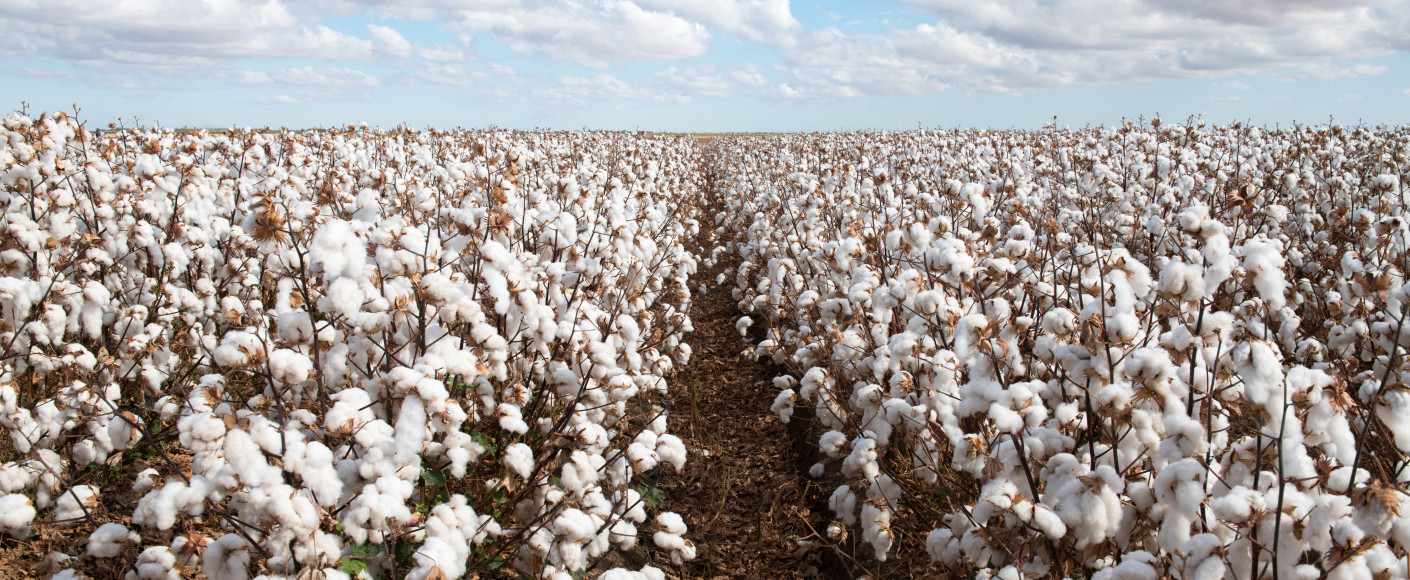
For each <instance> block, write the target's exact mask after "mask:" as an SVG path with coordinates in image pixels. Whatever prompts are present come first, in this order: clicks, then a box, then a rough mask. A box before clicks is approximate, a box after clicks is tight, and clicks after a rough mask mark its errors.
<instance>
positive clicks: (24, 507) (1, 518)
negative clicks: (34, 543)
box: [0, 493, 37, 540]
mask: <svg viewBox="0 0 1410 580" xmlns="http://www.w3.org/2000/svg"><path fill="white" fill-rule="evenodd" d="M36 514H37V512H36V511H35V509H34V503H33V502H31V501H30V499H29V497H28V496H25V495H22V494H18V493H11V494H6V495H5V496H3V497H0V531H4V532H5V533H6V534H9V535H10V537H12V538H15V539H17V540H23V539H25V538H26V537H28V536H29V531H30V526H29V524H30V522H33V521H34V516H35V515H36Z"/></svg>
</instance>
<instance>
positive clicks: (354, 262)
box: [309, 220, 367, 279]
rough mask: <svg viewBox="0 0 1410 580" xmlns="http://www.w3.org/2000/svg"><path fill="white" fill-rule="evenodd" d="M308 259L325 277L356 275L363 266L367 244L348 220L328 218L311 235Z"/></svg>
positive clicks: (364, 265) (365, 260)
mask: <svg viewBox="0 0 1410 580" xmlns="http://www.w3.org/2000/svg"><path fill="white" fill-rule="evenodd" d="M309 261H310V262H311V263H312V264H313V265H314V267H316V268H320V269H321V270H322V271H323V276H324V277H325V278H328V279H333V278H338V277H341V276H358V275H360V274H361V273H362V270H363V269H364V268H365V267H366V262H367V246H366V244H365V243H364V242H363V241H362V240H361V239H359V238H358V237H357V234H356V233H354V232H353V229H352V227H351V226H350V224H348V222H345V221H342V220H329V221H327V222H325V223H324V224H323V225H322V226H321V227H319V228H318V231H317V232H316V233H315V234H314V235H313V244H312V245H311V246H310V247H309Z"/></svg>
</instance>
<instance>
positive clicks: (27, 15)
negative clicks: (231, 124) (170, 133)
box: [0, 0, 372, 69]
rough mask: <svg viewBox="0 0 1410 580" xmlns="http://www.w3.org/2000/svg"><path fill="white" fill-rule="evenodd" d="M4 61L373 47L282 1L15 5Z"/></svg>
mask: <svg viewBox="0 0 1410 580" xmlns="http://www.w3.org/2000/svg"><path fill="white" fill-rule="evenodd" d="M0 29H3V30H5V31H6V34H5V35H3V36H0V56H20V57H52V58H57V59H61V60H67V61H71V62H77V63H81V64H88V65H93V66H108V65H114V64H117V65H131V66H137V67H146V68H158V69H162V68H166V69H170V68H179V67H204V66H210V65H211V64H213V63H216V62H218V61H220V60H224V59H232V58H240V59H261V58H306V59H315V60H365V59H368V58H370V57H371V55H372V43H371V42H370V41H368V40H365V39H360V38H356V37H352V36H348V35H345V34H343V33H341V32H338V31H335V30H333V29H331V28H328V27H327V26H323V25H320V24H317V23H314V22H307V21H304V20H302V19H300V18H298V17H296V16H295V15H294V14H293V13H292V12H291V10H290V9H289V7H288V6H286V5H285V4H284V3H283V2H282V1H280V0H265V1H263V2H260V3H257V4H256V3H244V2H231V1H226V0H127V1H115V2H110V1H101V0H10V1H7V2H4V3H0Z"/></svg>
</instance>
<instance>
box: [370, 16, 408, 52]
mask: <svg viewBox="0 0 1410 580" xmlns="http://www.w3.org/2000/svg"><path fill="white" fill-rule="evenodd" d="M367 35H368V36H371V37H372V40H375V41H377V48H379V49H381V50H382V51H384V52H386V53H387V54H389V55H391V56H393V57H396V58H406V57H408V56H411V43H410V42H408V41H407V40H406V37H404V36H402V35H401V33H400V32H397V30H396V29H395V28H392V27H390V26H378V25H376V24H368V25H367Z"/></svg>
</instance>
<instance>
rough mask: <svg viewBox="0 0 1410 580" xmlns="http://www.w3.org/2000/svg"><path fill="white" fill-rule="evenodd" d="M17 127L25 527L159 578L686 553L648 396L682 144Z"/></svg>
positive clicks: (354, 131)
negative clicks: (67, 533) (643, 547)
mask: <svg viewBox="0 0 1410 580" xmlns="http://www.w3.org/2000/svg"><path fill="white" fill-rule="evenodd" d="M4 140H5V145H4V149H3V150H0V166H3V168H4V169H3V170H4V174H3V184H4V191H3V194H0V195H3V204H4V212H5V213H4V217H3V218H2V219H3V222H4V227H5V230H4V231H5V234H4V242H3V248H4V249H3V252H0V262H3V265H2V266H0V268H3V277H0V303H3V304H4V307H3V312H0V315H2V316H0V325H2V326H0V330H3V333H0V343H3V345H4V347H3V348H4V351H3V354H4V359H3V363H0V364H3V367H0V401H3V416H0V425H3V430H4V433H5V435H6V437H5V438H4V439H5V443H4V444H3V447H0V454H3V455H0V458H3V459H4V462H3V465H0V491H3V492H4V495H3V496H2V497H0V525H3V532H4V533H6V534H8V535H9V536H10V537H12V538H15V539H17V540H22V539H24V538H26V537H29V536H30V534H31V533H32V528H34V527H36V526H51V527H53V526H62V525H63V524H65V523H71V522H84V521H86V522H87V523H88V524H89V525H90V527H91V526H97V527H96V530H95V531H93V532H92V534H91V536H89V537H88V538H87V542H86V545H84V544H82V543H80V545H81V546H83V549H84V550H85V553H82V554H79V553H69V554H61V555H59V557H58V558H57V560H58V562H57V564H58V565H59V566H60V567H63V565H64V562H76V561H77V560H76V559H77V558H80V557H83V558H91V559H106V558H117V557H125V558H126V576H127V577H128V578H141V579H156V578H176V577H179V576H190V575H192V574H195V573H198V572H201V573H204V575H205V576H206V577H208V578H211V579H213V580H219V579H231V578H247V577H249V576H251V575H252V574H266V575H268V576H270V577H288V578H294V577H298V578H315V577H326V578H347V577H349V576H350V575H353V576H366V577H379V578H380V577H398V578H400V577H406V578H413V579H417V580H419V579H423V578H457V577H462V576H466V575H467V572H473V571H485V570H499V569H503V570H506V571H508V570H511V569H513V570H518V571H519V572H520V573H522V574H527V575H529V576H532V577H543V578H569V577H572V576H571V574H573V573H578V574H579V575H581V573H582V572H583V571H585V570H586V569H588V568H589V567H590V566H591V565H592V563H593V562H595V561H596V560H597V559H598V558H599V557H600V556H602V555H603V554H605V553H607V552H608V551H609V550H614V549H616V550H624V551H630V550H632V549H634V548H637V547H638V544H639V543H641V544H651V545H653V546H655V548H656V550H657V552H656V553H657V554H658V555H659V556H662V557H664V558H665V559H666V561H667V562H669V561H671V560H676V561H680V560H683V559H689V558H691V557H693V555H694V550H695V547H694V545H693V543H692V541H691V540H690V539H689V532H688V530H687V528H686V527H685V526H684V525H683V524H682V523H681V518H680V517H679V516H677V515H676V514H673V513H671V512H669V511H667V506H657V505H651V503H650V502H648V501H646V499H644V498H643V497H642V493H641V490H643V489H647V488H644V487H642V486H640V485H639V484H638V479H639V476H640V475H641V474H644V473H647V472H651V471H652V470H658V471H659V470H663V469H664V470H671V469H676V470H679V469H680V468H681V467H682V465H683V464H684V462H685V461H686V459H687V450H686V448H685V445H684V444H683V442H682V441H681V439H679V438H678V437H676V436H675V435H673V434H671V431H670V425H671V423H672V421H671V417H670V416H669V414H668V413H667V410H666V409H663V408H661V407H660V406H658V405H655V404H653V400H654V399H655V398H656V397H657V396H658V395H659V394H660V393H662V392H664V391H665V390H666V389H668V388H669V383H668V382H667V381H668V378H667V377H668V376H669V375H670V374H671V372H672V369H673V368H675V367H676V366H678V365H683V364H687V363H688V362H689V360H690V352H691V351H690V348H689V346H687V345H686V344H684V343H683V342H682V340H681V339H682V336H683V335H684V333H685V332H687V331H689V330H690V329H691V320H690V316H689V310H690V304H691V291H690V289H689V287H688V286H687V281H688V280H689V278H690V276H691V274H692V273H693V272H695V269H696V258H695V256H694V255H692V253H691V252H689V251H687V250H686V249H685V247H684V245H683V244H684V242H685V239H686V238H687V237H688V236H691V235H692V234H693V233H694V232H695V231H696V229H697V225H696V221H695V215H696V213H697V211H698V209H697V207H698V204H697V203H696V200H698V199H699V193H698V179H697V178H696V177H695V172H694V169H695V168H694V165H693V155H694V150H695V149H694V147H695V145H694V141H693V140H692V139H689V138H656V137H637V136H630V135H624V134H591V133H577V134H569V133H518V132H509V131H477V132H468V131H453V132H418V133H413V132H408V131H401V130H398V131H390V132H388V131H381V130H372V129H367V128H365V127H350V128H348V129H346V130H334V131H313V132H300V133H293V132H280V133H261V132H249V131H237V132H233V133H229V134H223V135H212V134H208V133H205V132H198V133H175V132H172V131H169V130H115V131H108V132H104V133H102V134H98V133H95V132H91V131H88V130H86V129H85V128H83V127H82V126H80V125H79V124H78V123H76V122H75V121H74V120H72V119H70V118H68V117H66V116H64V115H56V116H45V117H42V118H39V119H29V118H26V117H23V116H21V115H18V114H15V115H11V116H9V117H7V118H6V119H5V121H4ZM139 459H140V460H141V461H144V463H145V464H147V465H150V467H149V468H147V469H145V470H143V471H141V473H137V474H135V476H134V477H132V478H131V479H128V482H129V484H130V486H131V490H122V489H119V490H102V489H99V488H97V487H95V486H92V485H86V484H85V483H84V482H86V481H91V480H95V479H97V478H96V477H95V475H94V474H95V473H98V472H101V471H102V470H108V469H112V470H121V469H123V467H124V466H125V465H130V464H132V463H134V462H136V461H139ZM115 492H128V493H132V495H130V497H131V503H124V501H123V500H118V501H116V503H114V504H113V505H117V506H123V507H125V508H126V511H123V512H120V513H107V517H108V518H111V519H109V520H106V521H103V520H97V519H96V516H95V515H94V514H93V509H94V508H95V507H96V506H98V505H99V504H100V503H102V502H103V501H104V498H102V497H100V493H115ZM133 492H135V493H133ZM658 507H659V509H657V508H658ZM639 538H644V539H641V540H639ZM9 545H10V546H14V545H15V544H14V543H13V542H12V543H11V544H9ZM132 555H136V556H135V559H133V558H132ZM320 572H321V573H322V575H321V576H320V575H319V573H320ZM76 575H77V574H76V573H75V571H74V570H72V569H65V570H63V571H59V576H55V577H56V578H57V577H61V576H62V577H75V576H76ZM606 577H612V578H662V577H663V576H662V572H661V570H660V569H659V568H656V567H652V566H646V567H644V568H641V569H640V570H639V571H626V570H615V571H612V572H609V573H608V574H607V575H606Z"/></svg>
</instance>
